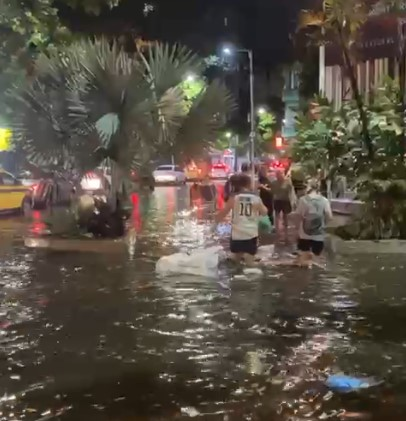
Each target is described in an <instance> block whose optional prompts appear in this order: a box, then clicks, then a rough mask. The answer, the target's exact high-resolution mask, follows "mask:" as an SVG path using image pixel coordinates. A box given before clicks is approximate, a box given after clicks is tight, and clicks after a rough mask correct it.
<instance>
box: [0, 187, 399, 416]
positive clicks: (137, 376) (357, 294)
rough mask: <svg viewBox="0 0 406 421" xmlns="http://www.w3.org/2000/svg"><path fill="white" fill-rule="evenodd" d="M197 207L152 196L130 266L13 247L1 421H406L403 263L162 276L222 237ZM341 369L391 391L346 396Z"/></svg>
mask: <svg viewBox="0 0 406 421" xmlns="http://www.w3.org/2000/svg"><path fill="white" fill-rule="evenodd" d="M220 205H221V203H220ZM188 207H189V204H188V193H187V191H186V188H185V187H182V188H172V187H168V188H158V189H157V191H156V193H155V195H154V197H153V198H151V200H150V201H149V202H148V203H145V202H143V201H142V200H140V201H139V206H138V207H137V209H136V211H135V212H134V215H133V217H134V225H135V226H136V229H137V231H138V233H139V236H138V243H137V245H136V249H135V255H134V256H133V258H132V259H129V258H128V255H121V254H117V253H112V254H109V253H105V252H103V253H100V254H98V253H75V252H69V253H66V252H65V253H49V252H45V251H35V250H28V249H25V248H24V247H23V246H22V245H21V244H20V243H18V241H17V242H14V243H11V246H10V247H8V248H3V249H2V250H1V252H2V254H1V258H2V260H1V264H0V284H1V286H0V294H1V300H0V347H1V348H0V374H1V376H0V420H1V421H3V420H4V421H5V420H7V421H9V420H69V421H82V420H83V421H93V420H94V421H99V420H100V421H104V420H109V421H110V420H111V421H136V420H137V421H138V420H183V419H189V418H194V419H201V420H222V421H225V420H229V421H231V420H267V421H268V420H270V421H282V420H283V421H288V420H290V421H301V420H319V419H330V420H343V419H344V420H347V419H351V420H355V419H357V420H358V419H362V420H376V421H378V420H379V421H383V420H385V421H391V420H396V421H404V420H405V419H406V400H405V397H406V365H405V361H406V353H405V351H406V330H405V326H406V281H405V279H404V278H405V276H404V274H405V269H404V267H403V265H404V262H403V261H402V259H403V257H399V256H396V255H389V256H383V257H377V256H371V255H369V256H357V255H352V256H346V257H345V259H343V260H341V259H339V260H338V261H336V262H335V263H332V264H331V265H330V266H329V267H328V269H327V270H321V269H317V268H316V269H314V270H311V271H303V270H300V269H296V268H293V267H274V268H269V269H267V270H266V271H265V274H264V276H263V277H259V278H255V279H248V280H247V279H241V278H240V277H234V275H235V273H234V272H235V271H234V272H232V271H231V270H230V269H227V268H223V269H222V270H221V273H220V277H219V279H204V278H199V277H194V276H178V277H172V278H163V279H158V278H157V277H156V276H155V274H154V265H155V262H156V260H157V258H158V257H159V256H161V255H163V254H169V253H171V252H173V251H176V250H179V249H190V248H193V247H195V246H196V245H202V244H211V242H212V241H213V240H212V239H211V236H210V225H211V222H209V221H207V219H206V218H207V215H208V213H207V211H205V210H204V209H202V208H199V209H197V210H196V211H195V212H192V213H191V214H189V212H187V211H185V209H188ZM147 215H148V216H147ZM10 224H11V225H10ZM13 224H14V225H15V226H18V227H20V228H21V224H22V222H21V221H19V220H15V219H13V220H2V221H1V223H0V231H1V233H3V232H8V233H9V232H10V231H13V230H12V229H10V226H13ZM2 238H3V240H4V236H3V237H2ZM3 240H2V241H3ZM340 372H345V373H347V374H351V375H367V376H376V377H378V378H382V379H384V384H383V386H381V387H380V388H377V389H374V390H372V389H371V390H365V391H363V392H362V393H358V394H348V395H339V394H336V393H332V392H330V391H329V390H328V389H327V388H326V387H325V386H324V381H325V379H326V376H327V375H328V374H332V373H340Z"/></svg>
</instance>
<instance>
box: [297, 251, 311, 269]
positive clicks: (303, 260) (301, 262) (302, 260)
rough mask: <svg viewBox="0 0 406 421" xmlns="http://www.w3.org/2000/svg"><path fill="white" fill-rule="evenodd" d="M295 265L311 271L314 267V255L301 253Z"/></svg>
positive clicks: (306, 252)
mask: <svg viewBox="0 0 406 421" xmlns="http://www.w3.org/2000/svg"><path fill="white" fill-rule="evenodd" d="M295 264H296V265H298V266H300V267H304V268H309V269H311V268H312V266H313V253H312V252H311V251H299V254H298V256H297V258H296V260H295Z"/></svg>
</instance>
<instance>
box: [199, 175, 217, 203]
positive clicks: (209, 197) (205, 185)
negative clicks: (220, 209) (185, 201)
mask: <svg viewBox="0 0 406 421" xmlns="http://www.w3.org/2000/svg"><path fill="white" fill-rule="evenodd" d="M200 194H201V196H202V198H203V200H204V201H205V202H213V203H215V202H216V196H217V189H216V186H215V185H214V184H213V183H212V181H211V180H210V177H209V176H208V175H206V177H204V179H203V180H202V182H201V184H200Z"/></svg>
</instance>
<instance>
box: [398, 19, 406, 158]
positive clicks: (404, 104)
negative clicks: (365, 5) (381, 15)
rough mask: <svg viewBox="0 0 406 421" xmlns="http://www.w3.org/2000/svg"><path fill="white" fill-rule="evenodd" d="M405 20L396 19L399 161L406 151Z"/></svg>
mask: <svg viewBox="0 0 406 421" xmlns="http://www.w3.org/2000/svg"><path fill="white" fill-rule="evenodd" d="M405 35H406V19H398V40H399V100H400V104H401V113H402V122H403V124H402V136H401V139H400V142H401V144H400V155H401V160H402V161H403V160H404V158H405V150H406V92H405V88H406V46H405V42H406V36H405Z"/></svg>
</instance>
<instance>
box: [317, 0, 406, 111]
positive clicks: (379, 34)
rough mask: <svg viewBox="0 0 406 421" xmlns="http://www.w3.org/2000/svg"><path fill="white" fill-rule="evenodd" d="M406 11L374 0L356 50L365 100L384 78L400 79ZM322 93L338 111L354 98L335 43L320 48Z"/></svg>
mask: <svg viewBox="0 0 406 421" xmlns="http://www.w3.org/2000/svg"><path fill="white" fill-rule="evenodd" d="M405 12H406V2H405V4H404V5H403V7H401V8H400V10H399V9H398V10H396V11H394V10H391V9H390V8H389V7H388V6H382V5H381V4H380V3H379V2H376V1H375V2H374V5H373V6H372V7H371V12H370V17H369V19H368V21H367V22H366V23H365V25H364V26H363V27H362V29H361V30H360V35H359V38H358V42H357V44H356V50H355V54H356V57H357V64H356V72H357V81H358V86H359V89H360V91H361V93H362V94H363V95H365V97H366V99H367V98H368V96H369V94H370V93H371V92H372V91H373V90H374V89H376V88H377V87H379V85H381V84H382V82H383V80H384V78H385V77H391V78H393V79H398V78H399V69H400V60H401V57H402V48H405V43H406V40H405V36H404V34H405V27H406V13H405ZM403 57H404V56H403ZM319 90H320V92H321V93H323V94H325V95H326V97H327V98H328V99H329V100H331V101H332V102H333V104H334V105H335V106H336V107H337V108H339V107H340V106H341V104H342V102H343V101H345V100H347V99H351V98H352V92H351V87H350V82H349V78H348V76H347V75H346V74H345V70H344V67H343V66H342V56H341V51H340V50H339V48H337V46H336V45H334V44H333V43H330V44H327V45H326V47H321V48H320V82H319Z"/></svg>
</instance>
